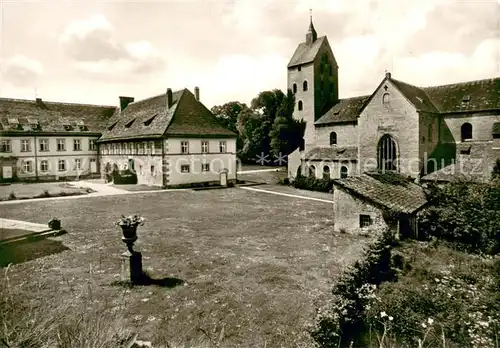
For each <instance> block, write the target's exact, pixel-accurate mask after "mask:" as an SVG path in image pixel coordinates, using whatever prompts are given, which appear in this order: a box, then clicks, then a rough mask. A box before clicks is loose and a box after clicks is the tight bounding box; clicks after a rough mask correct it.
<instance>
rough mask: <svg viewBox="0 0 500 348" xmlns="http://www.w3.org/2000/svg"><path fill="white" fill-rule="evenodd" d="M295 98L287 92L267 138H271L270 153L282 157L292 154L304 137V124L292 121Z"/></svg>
mask: <svg viewBox="0 0 500 348" xmlns="http://www.w3.org/2000/svg"><path fill="white" fill-rule="evenodd" d="M294 108H295V96H294V95H293V93H292V91H291V90H288V93H287V95H286V97H285V98H284V99H283V101H282V103H281V105H280V107H279V109H278V110H277V116H276V118H275V120H274V123H273V126H272V129H271V132H270V134H269V137H270V138H271V153H272V154H273V155H274V156H275V157H282V156H284V155H288V154H290V153H292V152H293V151H294V150H295V149H296V148H297V147H299V145H300V143H301V139H302V138H303V136H304V131H305V126H306V124H305V122H304V121H298V120H294V119H293V110H294Z"/></svg>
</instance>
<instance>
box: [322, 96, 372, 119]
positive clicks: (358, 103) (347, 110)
mask: <svg viewBox="0 0 500 348" xmlns="http://www.w3.org/2000/svg"><path fill="white" fill-rule="evenodd" d="M369 98H370V96H369V95H364V96H361V97H352V98H346V99H340V100H339V102H338V103H337V104H335V105H334V106H333V107H332V108H331V109H330V110H328V111H327V112H326V113H325V114H324V115H323V116H321V117H320V118H319V119H318V120H317V121H316V122H314V124H315V125H323V124H330V123H343V122H356V121H357V119H358V116H359V113H360V112H361V109H362V108H363V106H364V105H365V103H366V102H367V101H368V99H369Z"/></svg>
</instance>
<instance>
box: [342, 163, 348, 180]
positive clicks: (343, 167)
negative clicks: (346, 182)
mask: <svg viewBox="0 0 500 348" xmlns="http://www.w3.org/2000/svg"><path fill="white" fill-rule="evenodd" d="M348 175H349V169H347V167H346V166H342V167H340V178H341V179H345V178H347V176H348Z"/></svg>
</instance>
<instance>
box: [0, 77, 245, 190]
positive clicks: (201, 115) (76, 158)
mask: <svg viewBox="0 0 500 348" xmlns="http://www.w3.org/2000/svg"><path fill="white" fill-rule="evenodd" d="M199 95H200V93H199V88H197V87H196V88H195V89H194V94H193V93H192V92H190V91H189V90H187V89H183V90H179V91H172V90H171V89H167V91H166V92H165V93H163V94H161V95H158V96H154V97H151V98H147V99H144V100H139V101H134V98H131V97H120V98H119V99H120V105H119V106H101V105H86V104H72V103H59V102H47V101H44V100H42V99H41V98H37V99H36V100H20V99H8V98H0V181H39V180H75V179H76V180H77V179H85V178H103V177H105V175H106V173H108V172H109V171H110V170H113V168H115V169H118V170H125V169H129V170H133V171H134V172H135V173H136V174H137V179H138V183H139V184H145V185H152V186H163V187H173V186H179V185H184V184H193V183H208V182H224V183H228V182H231V181H235V180H236V170H237V168H236V164H237V163H236V134H234V133H233V132H231V131H229V130H227V129H225V128H223V127H221V126H220V125H219V124H218V122H217V120H216V119H215V116H214V115H213V114H212V112H211V111H210V110H208V109H207V108H206V107H205V106H204V105H203V104H202V103H201V101H200V99H199Z"/></svg>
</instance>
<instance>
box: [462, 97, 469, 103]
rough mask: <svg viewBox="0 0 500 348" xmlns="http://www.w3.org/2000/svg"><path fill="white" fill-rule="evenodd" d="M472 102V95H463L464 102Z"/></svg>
mask: <svg viewBox="0 0 500 348" xmlns="http://www.w3.org/2000/svg"><path fill="white" fill-rule="evenodd" d="M469 102H470V95H464V96H463V97H462V103H469Z"/></svg>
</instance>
